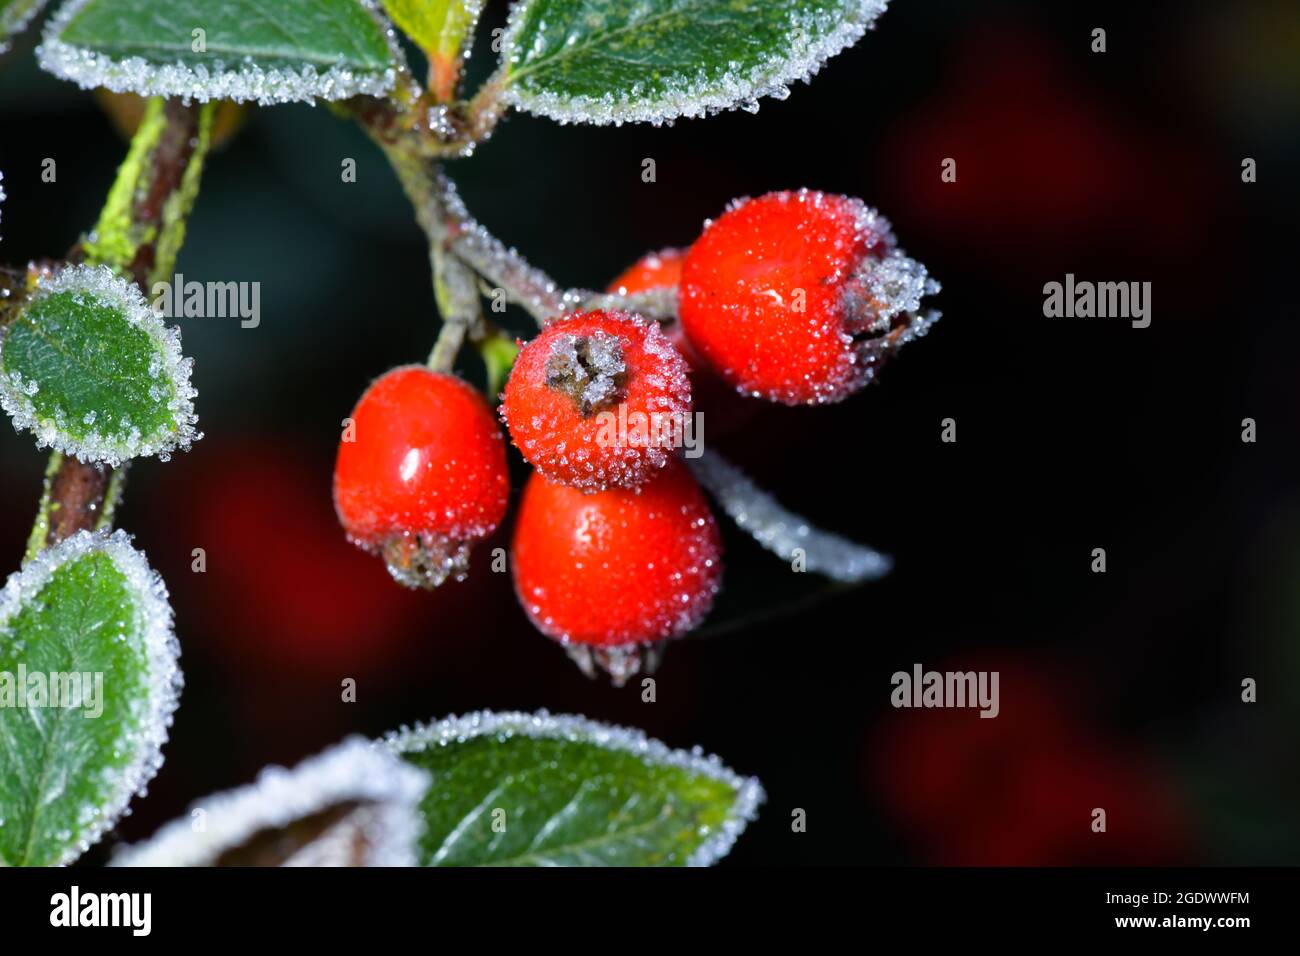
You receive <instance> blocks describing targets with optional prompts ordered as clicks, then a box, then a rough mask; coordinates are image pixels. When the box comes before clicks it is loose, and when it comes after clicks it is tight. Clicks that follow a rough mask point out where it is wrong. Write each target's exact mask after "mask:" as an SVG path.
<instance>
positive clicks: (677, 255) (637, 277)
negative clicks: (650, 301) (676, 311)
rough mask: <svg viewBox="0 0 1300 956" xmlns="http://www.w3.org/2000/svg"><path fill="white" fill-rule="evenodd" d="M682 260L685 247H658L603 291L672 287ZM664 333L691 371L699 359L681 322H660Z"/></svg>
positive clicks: (620, 292)
mask: <svg viewBox="0 0 1300 956" xmlns="http://www.w3.org/2000/svg"><path fill="white" fill-rule="evenodd" d="M685 261H686V250H685V249H660V250H659V251H658V252H651V253H648V254H647V255H644V256H642V257H641V258H640V259H638V260H637V261H636V262H634V263H632V265H630V266H628V268H627V271H625V272H624V273H623V274H622V275H620V276H619V277H618V278H617V279H615V280H614V281H613V282H611V283H610V284H609V285H608V286H607V287H606V288H605V291H606V292H609V293H612V294H614V295H636V294H637V293H638V292H653V291H655V290H656V289H675V288H676V287H677V286H678V285H680V284H681V281H682V263H683V262H685ZM663 330H664V335H666V336H667V337H668V341H669V342H671V343H673V348H675V349H676V350H677V353H678V354H679V355H681V357H682V361H684V362H685V363H686V371H687V372H694V371H695V370H696V369H698V368H700V367H701V366H702V365H703V363H702V362H701V361H700V357H699V356H698V355H696V354H695V352H694V350H692V349H691V343H690V342H689V341H687V338H686V333H685V332H684V331H682V323H681V322H673V323H671V324H668V325H665V326H663Z"/></svg>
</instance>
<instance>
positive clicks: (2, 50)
mask: <svg viewBox="0 0 1300 956" xmlns="http://www.w3.org/2000/svg"><path fill="white" fill-rule="evenodd" d="M44 6H45V0H29V2H27V3H24V2H23V0H18V2H17V3H10V4H8V5H7V6H5V7H4V9H0V56H3V55H4V54H6V53H8V52H9V47H10V44H9V37H11V36H13V35H14V34H16V33H21V32H22V31H23V30H25V29H27V24H29V23H31V22H32V18H33V17H35V16H36V14H38V13H40V12H41V8H42V7H44ZM3 195H4V194H3V192H0V198H3Z"/></svg>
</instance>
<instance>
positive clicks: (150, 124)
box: [28, 100, 215, 557]
mask: <svg viewBox="0 0 1300 956" xmlns="http://www.w3.org/2000/svg"><path fill="white" fill-rule="evenodd" d="M214 111H215V104H207V105H205V106H198V105H185V104H183V103H181V102H180V101H179V100H169V101H167V102H165V103H161V104H157V105H154V104H151V106H150V110H149V111H147V112H146V114H145V117H144V119H142V120H141V124H140V128H139V129H138V130H137V131H136V135H135V137H134V138H133V139H132V142H131V149H130V151H129V153H128V155H127V159H126V161H125V162H123V164H122V166H121V168H120V169H119V170H118V176H117V180H116V181H115V182H114V184H113V187H112V189H111V190H110V192H109V199H108V202H107V203H106V204H105V207H104V212H103V214H102V215H101V216H100V220H99V223H98V225H97V226H96V229H95V232H94V234H93V235H92V236H90V237H87V238H86V239H83V240H82V242H81V243H79V244H78V245H77V246H75V247H74V248H73V249H72V250H71V251H70V252H69V254H68V257H67V258H68V261H69V262H81V261H91V262H100V263H103V264H105V265H109V266H112V267H114V268H116V269H118V270H120V271H122V272H124V273H125V274H127V275H128V276H129V277H130V278H131V279H132V280H134V281H135V282H136V284H137V285H139V286H140V288H141V289H142V290H143V291H144V292H145V294H146V295H148V293H149V288H150V286H151V285H152V283H153V282H154V281H156V280H157V279H158V278H160V277H162V276H166V275H169V274H170V273H171V271H172V269H173V268H174V267H175V264H176V254H177V252H178V251H179V249H180V244H181V241H182V240H183V238H184V235H185V221H186V218H187V217H188V215H189V211H190V208H191V207H192V205H193V202H194V197H195V194H196V193H197V191H198V179H199V177H200V176H201V175H202V169H203V159H204V155H205V153H206V151H207V145H208V138H209V133H210V131H211V127H212V116H213V113H214ZM126 467H127V466H126V464H125V463H124V464H123V465H121V466H119V467H118V468H116V469H114V468H112V467H111V466H109V465H104V464H94V463H87V462H83V461H81V460H80V459H78V458H75V457H73V456H71V455H60V454H58V453H57V452H56V453H54V454H53V455H51V456H50V464H49V468H48V470H47V472H46V484H45V493H44V494H43V496H42V498H41V508H40V513H39V514H38V516H37V519H36V523H35V525H34V527H33V529H32V538H31V541H30V542H29V546H28V556H29V557H30V556H32V555H33V554H35V553H39V551H40V550H41V548H42V547H48V546H50V545H54V544H57V543H58V542H60V541H62V540H64V539H65V538H67V537H69V536H71V535H73V534H76V533H77V532H78V531H83V530H94V529H100V528H105V527H108V526H109V525H110V524H111V522H112V516H113V511H114V510H115V508H116V505H117V503H118V501H119V499H120V498H121V493H122V488H123V485H124V483H125V472H126Z"/></svg>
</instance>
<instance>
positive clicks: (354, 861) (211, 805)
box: [113, 737, 429, 866]
mask: <svg viewBox="0 0 1300 956" xmlns="http://www.w3.org/2000/svg"><path fill="white" fill-rule="evenodd" d="M428 786H429V777H428V774H426V773H423V772H422V771H420V770H417V769H415V768H414V767H411V766H410V765H408V764H407V763H405V762H403V761H401V760H398V759H395V758H394V757H393V756H392V755H391V754H390V753H388V752H387V751H385V750H383V749H381V748H378V747H376V746H375V745H373V744H372V743H370V742H369V741H366V740H363V739H362V738H360V737H351V738H349V739H347V740H345V741H343V743H341V744H339V745H338V746H336V747H332V748H331V749H329V750H327V751H325V752H324V753H322V754H320V755H318V756H315V757H312V758H310V759H308V760H304V761H303V762H302V763H300V764H299V765H298V766H297V767H294V768H293V769H292V770H286V769H284V768H283V767H268V768H267V769H265V770H263V771H262V772H261V774H260V775H259V776H258V778H257V781H256V782H255V783H253V784H251V785H249V786H247V787H241V788H239V789H237V790H230V791H227V792H225V793H218V794H213V795H212V796H210V797H208V798H206V799H204V800H199V801H198V802H196V803H194V804H193V805H192V806H191V807H190V811H189V813H188V814H187V815H186V816H184V817H181V818H180V819H177V820H173V821H172V822H171V823H169V824H167V825H166V826H164V827H163V828H162V829H161V830H159V831H158V832H157V833H156V834H155V835H154V836H153V838H152V839H150V840H148V841H147V842H145V843H142V844H140V845H138V846H134V847H129V848H127V849H125V850H123V851H121V852H120V853H119V854H118V855H117V856H116V857H115V858H114V860H113V865H115V866H414V865H415V860H416V855H415V854H416V841H417V840H418V839H419V836H420V832H421V829H422V823H421V820H420V813H419V802H420V799H421V798H422V797H423V796H424V794H425V791H426V790H427V788H428Z"/></svg>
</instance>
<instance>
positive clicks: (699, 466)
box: [688, 451, 893, 584]
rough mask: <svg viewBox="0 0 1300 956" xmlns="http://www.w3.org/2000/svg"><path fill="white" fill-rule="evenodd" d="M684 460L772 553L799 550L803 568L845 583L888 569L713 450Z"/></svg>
mask: <svg viewBox="0 0 1300 956" xmlns="http://www.w3.org/2000/svg"><path fill="white" fill-rule="evenodd" d="M688 463H689V464H690V466H691V469H692V471H694V473H695V477H696V478H698V479H699V481H700V484H702V485H703V486H704V487H705V488H707V489H708V490H709V492H710V493H711V494H712V495H713V497H714V498H715V499H716V500H717V502H718V504H719V505H720V506H721V507H722V510H723V511H725V512H726V513H727V515H728V516H730V518H731V519H732V520H733V521H734V522H736V524H737V525H738V526H739V527H740V528H741V529H742V530H744V531H746V532H748V533H749V534H750V535H751V536H752V537H753V538H754V540H755V541H757V542H758V543H759V544H761V545H762V546H763V547H764V548H766V549H767V550H768V551H771V552H772V553H773V554H775V555H778V556H779V557H781V558H784V559H785V560H787V561H793V560H794V559H795V557H796V554H797V553H801V554H802V555H803V561H804V566H805V568H806V569H807V570H809V571H816V572H817V573H819V574H823V575H825V576H826V577H828V578H831V579H833V580H836V581H842V582H845V583H847V584H857V583H860V582H862V581H871V580H874V579H876V578H881V577H884V576H885V575H886V574H888V573H889V571H890V569H891V568H892V567H893V559H892V558H890V557H889V556H888V555H885V554H881V553H880V552H879V551H876V550H875V549H873V548H868V547H867V546H865V545H861V544H857V543H855V542H853V541H850V540H849V539H848V538H844V537H841V536H840V535H837V534H832V533H831V532H829V531H823V530H821V529H820V528H817V527H815V526H813V525H812V524H811V523H809V522H808V521H807V520H806V519H804V518H801V517H800V516H799V515H797V514H794V513H793V512H791V511H789V510H787V509H786V508H785V507H783V506H782V505H781V503H780V502H779V501H777V500H776V499H775V498H774V497H773V496H772V495H770V494H768V493H767V492H766V491H763V490H762V489H761V488H759V487H758V485H756V484H755V483H754V481H753V480H752V479H750V478H749V477H748V476H747V475H746V474H745V473H744V472H743V471H741V470H740V469H739V468H738V467H736V466H735V465H733V464H731V462H729V461H727V460H726V459H725V458H723V457H721V456H720V455H718V454H717V453H716V452H708V451H706V452H705V453H704V454H703V455H702V456H700V457H699V458H696V459H691V460H689V462H688Z"/></svg>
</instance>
